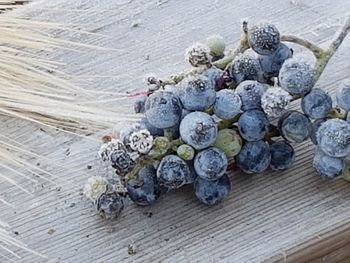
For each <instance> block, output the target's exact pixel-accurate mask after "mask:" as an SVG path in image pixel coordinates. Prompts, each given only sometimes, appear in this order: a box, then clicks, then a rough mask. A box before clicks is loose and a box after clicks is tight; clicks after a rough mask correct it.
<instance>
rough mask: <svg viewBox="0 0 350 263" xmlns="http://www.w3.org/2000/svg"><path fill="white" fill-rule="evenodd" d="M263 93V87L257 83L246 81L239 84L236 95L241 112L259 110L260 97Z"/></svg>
mask: <svg viewBox="0 0 350 263" xmlns="http://www.w3.org/2000/svg"><path fill="white" fill-rule="evenodd" d="M264 92H265V88H264V86H263V85H262V84H261V83H259V82H257V81H251V80H246V81H243V82H242V83H241V84H239V85H238V86H237V88H236V93H237V94H238V95H239V97H240V98H241V102H242V110H243V111H247V110H253V109H260V108H261V97H262V95H263V94H264Z"/></svg>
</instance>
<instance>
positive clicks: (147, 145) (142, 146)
mask: <svg viewBox="0 0 350 263" xmlns="http://www.w3.org/2000/svg"><path fill="white" fill-rule="evenodd" d="M129 141H130V143H129V146H130V148H131V149H132V150H133V151H135V152H138V153H141V154H147V153H148V152H149V151H150V150H151V149H152V146H153V136H152V135H151V134H150V132H149V131H148V130H146V129H143V130H139V131H136V132H133V133H132V134H131V135H130V138H129Z"/></svg>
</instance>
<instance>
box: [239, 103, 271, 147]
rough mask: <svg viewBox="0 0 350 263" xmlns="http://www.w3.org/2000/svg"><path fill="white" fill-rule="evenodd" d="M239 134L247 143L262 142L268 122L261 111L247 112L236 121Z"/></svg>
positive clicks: (267, 128)
mask: <svg viewBox="0 0 350 263" xmlns="http://www.w3.org/2000/svg"><path fill="white" fill-rule="evenodd" d="M237 126H238V130H239V134H240V135H241V136H242V138H243V139H245V140H247V141H259V140H262V139H263V138H264V137H265V135H266V133H267V132H268V130H269V121H268V119H267V117H266V115H265V113H263V112H262V111H259V110H249V111H246V112H244V113H243V114H242V115H241V117H240V118H239V120H238V124H237Z"/></svg>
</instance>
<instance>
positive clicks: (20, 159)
mask: <svg viewBox="0 0 350 263" xmlns="http://www.w3.org/2000/svg"><path fill="white" fill-rule="evenodd" d="M24 2H27V1H10V0H0V13H1V14H0V36H1V38H0V117H1V118H3V117H10V118H19V119H23V120H25V121H31V122H33V123H36V124H39V125H44V126H47V127H51V128H55V129H60V130H64V131H66V132H71V133H74V134H83V133H85V132H88V133H91V132H95V131H98V130H100V129H103V128H106V127H110V126H111V123H113V121H115V120H117V119H118V120H132V119H137V118H136V116H135V115H133V114H122V113H118V112H117V111H115V110H114V111H113V110H108V111H107V110H103V109H101V108H98V107H96V106H91V105H96V102H97V99H96V97H98V95H100V94H98V93H96V92H92V91H87V90H84V89H82V88H80V87H79V86H78V85H76V84H74V81H72V79H74V78H72V76H69V75H68V74H66V73H64V72H61V71H60V70H59V69H60V68H61V66H62V64H60V63H57V62H54V61H50V60H48V59H46V58H45V57H43V56H40V54H43V53H44V52H46V53H47V52H51V51H52V50H55V49H57V48H61V49H69V50H75V49H78V48H79V49H81V48H96V49H98V48H97V47H91V46H88V45H84V44H79V43H71V42H69V41H64V40H61V39H57V38H52V37H50V36H48V34H45V33H42V32H45V31H47V30H53V29H54V30H57V29H59V30H69V29H67V28H65V27H63V26H60V25H57V24H50V23H45V22H38V21H33V20H28V19H24V18H17V17H13V16H12V15H11V12H4V10H8V9H11V8H14V6H15V5H16V4H23V3H24ZM105 95H106V94H105ZM113 96H116V94H115V93H114V94H113ZM119 96H120V97H124V98H125V97H127V94H119ZM26 157H27V158H28V157H29V158H33V157H35V158H42V157H40V156H38V155H37V154H36V153H35V152H34V151H32V150H30V149H26V148H25V147H24V146H23V145H21V144H20V143H19V142H17V141H16V140H14V139H11V138H9V137H8V136H7V135H6V134H1V130H0V178H1V179H2V180H4V181H7V182H8V183H10V184H13V185H15V186H16V187H17V189H18V190H19V191H24V192H26V193H27V194H29V195H30V192H29V191H28V189H25V188H24V187H22V186H21V185H20V184H19V183H18V182H17V181H16V180H14V179H12V177H11V178H10V177H9V174H12V175H15V176H16V177H23V178H25V179H26V180H29V181H35V180H34V179H33V178H32V175H36V176H40V177H43V179H45V180H50V178H51V177H52V175H51V174H50V173H48V172H46V171H44V170H42V169H40V168H39V167H36V166H35V165H32V164H31V163H29V162H27V161H26ZM0 202H3V203H5V204H6V205H9V206H11V204H10V203H8V202H7V201H6V200H2V198H1V197H0ZM4 227H5V225H4V224H1V222H0V251H2V252H4V253H1V252H0V257H3V258H6V260H10V258H11V257H14V258H18V257H19V255H18V254H16V253H15V252H13V251H14V250H15V249H16V248H20V249H25V250H27V251H30V252H31V253H35V254H37V255H40V254H39V253H36V252H35V251H31V250H29V249H28V248H26V247H25V245H24V244H22V243H20V242H17V241H15V240H14V239H13V238H12V237H10V236H9V235H8V234H7V231H6V230H5V228H4ZM7 257H10V258H7ZM1 261H2V260H1Z"/></svg>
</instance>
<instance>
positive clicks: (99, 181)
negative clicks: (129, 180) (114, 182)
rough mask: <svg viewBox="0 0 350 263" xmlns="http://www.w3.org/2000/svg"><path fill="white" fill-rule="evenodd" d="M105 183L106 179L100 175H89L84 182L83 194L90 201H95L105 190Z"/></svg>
mask: <svg viewBox="0 0 350 263" xmlns="http://www.w3.org/2000/svg"><path fill="white" fill-rule="evenodd" d="M107 185H108V184H107V182H106V180H105V179H104V178H103V177H101V176H93V177H90V178H89V179H88V181H87V183H86V184H85V188H84V194H85V196H86V197H87V198H89V199H90V200H91V201H93V202H95V201H96V200H97V199H98V198H99V197H100V196H101V195H102V194H103V193H105V192H106V191H107Z"/></svg>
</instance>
